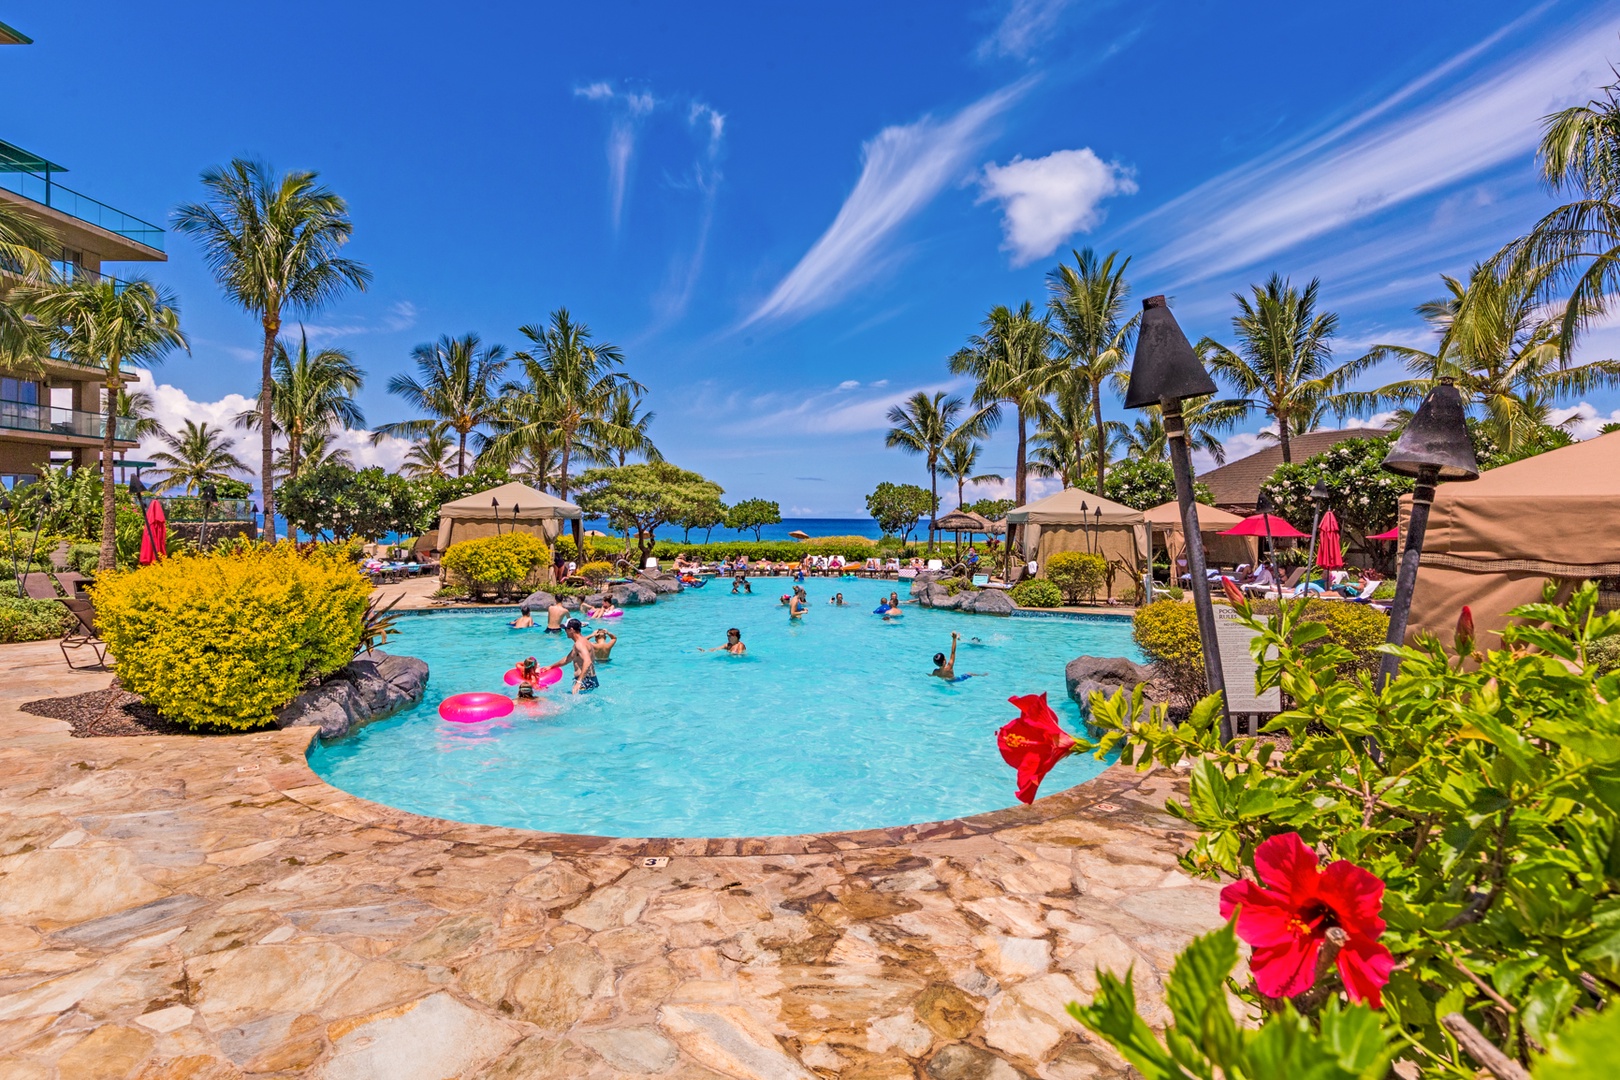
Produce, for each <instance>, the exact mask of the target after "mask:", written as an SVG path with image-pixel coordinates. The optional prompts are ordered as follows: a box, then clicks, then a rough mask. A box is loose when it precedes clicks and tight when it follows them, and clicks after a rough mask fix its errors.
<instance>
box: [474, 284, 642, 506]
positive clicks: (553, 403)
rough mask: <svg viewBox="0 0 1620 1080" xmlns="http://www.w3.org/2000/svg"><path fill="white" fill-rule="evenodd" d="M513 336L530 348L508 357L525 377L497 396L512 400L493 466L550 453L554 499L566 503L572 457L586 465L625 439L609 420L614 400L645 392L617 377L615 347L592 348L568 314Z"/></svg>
mask: <svg viewBox="0 0 1620 1080" xmlns="http://www.w3.org/2000/svg"><path fill="white" fill-rule="evenodd" d="M518 332H519V333H520V334H522V335H523V336H524V337H526V338H528V339H529V346H530V347H529V348H527V349H524V350H522V351H520V352H515V353H513V354H512V359H513V360H516V361H517V362H518V363H519V364H520V365H521V368H522V373H523V374H522V378H521V379H517V380H514V381H511V382H508V383H507V384H506V385H505V386H503V387H502V388H501V393H502V395H503V396H505V397H506V398H507V399H508V400H509V409H508V416H507V420H506V422H505V426H504V430H502V431H501V432H500V433H499V434H497V435H496V436H495V437H494V438H493V439H492V440H491V442H490V450H491V453H492V454H494V455H496V457H497V458H502V457H505V458H507V459H509V460H512V459H515V458H516V456H517V454H519V453H521V452H522V451H523V450H524V449H529V450H533V451H538V450H540V449H541V448H542V447H554V448H555V449H556V452H557V454H558V462H557V474H556V475H557V480H556V489H557V494H558V495H559V496H561V497H562V498H564V499H566V498H568V488H569V483H570V476H569V468H570V465H571V462H572V459H573V458H574V457H576V456H580V457H584V458H585V459H587V460H591V459H592V451H593V448H601V447H605V446H609V445H611V444H612V443H613V441H614V440H615V439H627V438H629V437H630V436H629V433H628V432H627V431H621V430H620V429H619V428H618V427H617V426H616V425H615V424H614V423H613V422H612V421H610V420H609V419H608V413H609V410H610V409H611V408H612V406H613V397H614V394H615V393H616V392H617V391H620V390H625V391H629V392H631V393H634V394H641V393H645V392H646V387H644V386H642V385H641V384H640V383H638V382H636V381H635V380H634V379H632V378H630V376H629V375H627V374H625V373H624V372H623V371H622V370H620V369H621V368H622V366H623V364H624V353H623V352H621V351H620V349H619V347H618V346H617V345H611V344H608V343H607V342H602V343H600V344H596V343H593V342H592V341H591V329H590V327H588V326H586V325H585V324H584V323H582V322H576V321H575V320H574V318H573V316H571V315H570V314H569V313H568V309H567V308H558V309H557V310H556V311H553V312H552V313H551V318H550V321H549V322H547V323H546V325H544V326H540V325H538V324H532V323H531V324H530V325H528V326H521V327H519V328H518ZM542 429H544V430H542ZM546 430H549V435H546V434H545V431H546Z"/></svg>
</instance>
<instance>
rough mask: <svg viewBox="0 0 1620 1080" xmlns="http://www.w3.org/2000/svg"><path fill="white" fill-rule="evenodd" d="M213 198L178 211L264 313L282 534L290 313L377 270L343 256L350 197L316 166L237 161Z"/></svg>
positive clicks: (267, 494)
mask: <svg viewBox="0 0 1620 1080" xmlns="http://www.w3.org/2000/svg"><path fill="white" fill-rule="evenodd" d="M202 184H203V189H204V191H205V192H206V201H204V202H200V203H187V204H185V205H183V206H181V207H180V208H179V209H177V210H176V211H175V212H174V224H175V228H177V229H179V230H180V231H181V232H183V233H190V234H191V235H192V236H195V237H197V239H198V241H199V242H200V243H201V245H202V250H203V259H204V261H205V262H207V263H208V266H209V269H211V270H212V271H213V272H214V279H215V280H216V281H218V282H219V286H220V288H221V289H223V290H224V292H225V296H226V297H227V298H228V299H229V300H231V301H232V302H233V303H235V304H237V305H238V306H239V307H241V308H242V310H244V311H247V312H249V313H250V314H253V315H257V316H258V317H259V323H260V325H261V326H262V328H263V330H264V360H263V365H262V368H261V371H260V376H259V414H260V417H261V420H260V424H259V429H260V433H261V435H262V437H263V443H262V451H263V452H262V454H261V455H260V462H261V468H260V470H259V475H260V479H261V483H260V486H261V487H262V488H263V489H264V530H265V533H266V534H267V535H268V536H269V538H270V539H272V540H274V539H275V537H276V493H275V483H274V482H273V475H274V472H275V446H274V443H273V437H274V429H275V402H274V400H273V398H272V394H271V390H272V387H273V386H274V385H275V380H274V373H273V372H272V370H271V366H272V364H273V362H274V360H275V346H276V339H277V338H278V337H279V336H280V335H281V317H282V314H283V313H284V312H287V311H299V312H311V311H315V310H317V309H319V308H320V307H322V306H324V305H325V304H327V303H330V302H331V301H333V300H335V299H336V298H337V297H339V296H341V295H342V294H343V293H344V292H346V291H348V290H349V289H359V290H361V291H364V290H365V288H366V286H367V284H369V283H370V281H371V271H369V270H367V269H366V268H365V267H364V266H362V265H361V264H360V263H358V262H355V261H354V260H353V259H345V258H342V257H341V256H339V255H338V252H339V251H340V250H341V249H342V247H343V245H344V244H346V243H348V242H349V237H350V235H351V234H352V233H353V231H354V226H353V224H352V223H351V222H350V221H349V208H348V204H347V203H345V202H344V201H343V199H342V198H341V197H339V196H338V195H337V194H336V193H335V192H333V191H332V190H331V189H330V188H327V187H325V186H324V185H321V184H318V183H316V174H315V173H313V172H298V171H295V172H289V173H285V174H283V175H282V176H280V177H275V176H273V175H272V174H271V169H270V166H269V165H267V164H266V163H264V162H262V161H246V160H244V159H242V158H235V159H233V160H232V161H231V163H230V164H229V165H226V166H225V167H223V168H211V169H207V170H205V171H204V172H203V174H202Z"/></svg>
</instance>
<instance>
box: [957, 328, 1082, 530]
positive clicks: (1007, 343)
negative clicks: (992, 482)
mask: <svg viewBox="0 0 1620 1080" xmlns="http://www.w3.org/2000/svg"><path fill="white" fill-rule="evenodd" d="M1051 339H1052V333H1051V327H1050V326H1049V325H1048V322H1047V319H1046V318H1044V317H1043V318H1036V316H1035V310H1034V306H1033V305H1032V304H1030V302H1029V301H1028V300H1025V301H1024V302H1023V304H1021V305H1019V307H1018V309H1017V310H1014V309H1012V308H1009V307H1007V306H1006V305H1005V304H998V305H996V306H995V307H993V308H991V309H990V313H989V314H988V315H986V316H985V319H984V322H983V323H982V324H981V332H980V333H978V334H974V335H973V336H972V337H970V338H969V339H968V344H967V346H966V347H965V348H962V349H959V350H958V351H957V352H956V353H955V354H954V355H953V356H952V357H951V361H950V365H951V371H952V372H953V373H954V374H957V375H969V376H972V378H973V379H974V382H975V385H974V388H973V399H972V400H973V404H974V405H976V406H978V408H979V412H980V415H981V416H982V417H983V423H984V428H985V430H986V431H988V430H990V429H991V428H993V427H995V426H996V425H997V424H999V423H1000V421H1001V411H1002V406H1007V407H1009V408H1011V409H1012V410H1013V416H1014V421H1015V423H1016V425H1017V427H1018V450H1017V457H1016V458H1015V460H1014V463H1013V498H1014V499H1016V500H1017V501H1018V503H1019V505H1023V503H1024V501H1025V493H1026V486H1027V482H1028V477H1029V456H1028V450H1029V430H1028V428H1029V420H1030V418H1031V417H1032V416H1034V414H1035V411H1036V407H1037V404H1038V403H1039V402H1040V401H1041V400H1042V399H1043V398H1044V397H1046V395H1047V394H1048V393H1049V392H1050V391H1051V389H1052V386H1053V384H1054V383H1055V382H1056V381H1057V379H1058V377H1059V376H1060V375H1061V374H1062V373H1063V366H1062V365H1061V364H1059V363H1054V362H1053V359H1052V356H1051V352H1050V348H1051Z"/></svg>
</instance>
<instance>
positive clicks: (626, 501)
mask: <svg viewBox="0 0 1620 1080" xmlns="http://www.w3.org/2000/svg"><path fill="white" fill-rule="evenodd" d="M724 494H725V492H724V491H723V490H722V489H721V487H720V485H719V484H716V483H713V482H712V481H709V480H705V479H704V478H703V477H702V476H700V475H699V474H697V473H695V472H689V471H688V470H686V469H680V468H677V467H675V466H674V465H671V464H669V463H668V462H667V461H660V462H650V463H647V464H638V465H623V466H619V467H615V468H606V469H592V470H590V471H588V472H586V473H584V474H582V475H581V476H580V478H579V507H580V509H581V510H583V511H585V513H587V514H589V515H591V516H592V517H602V518H606V519H607V520H608V521H609V522H610V523H611V524H613V525H614V526H616V527H618V528H622V529H624V530H625V532H626V533H627V534H628V533H631V532H633V533H634V534H635V536H636V547H637V554H636V565H637V566H640V565H642V564H643V563H644V562H645V561H646V559H647V556H649V555H651V554H652V551H653V547H654V546H655V545H656V544H657V542H658V537H657V530H658V527H659V526H661V525H668V524H671V523H674V522H679V521H680V520H681V519H682V518H684V517H685V516H687V515H688V514H690V513H692V512H693V511H694V510H696V509H697V508H698V507H701V506H707V505H711V504H712V503H714V502H715V501H716V500H718V499H719V498H720V496H722V495H724Z"/></svg>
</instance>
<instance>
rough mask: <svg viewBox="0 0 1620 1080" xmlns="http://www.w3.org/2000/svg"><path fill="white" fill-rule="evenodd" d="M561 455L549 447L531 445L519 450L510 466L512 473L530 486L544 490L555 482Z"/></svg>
mask: <svg viewBox="0 0 1620 1080" xmlns="http://www.w3.org/2000/svg"><path fill="white" fill-rule="evenodd" d="M559 460H561V455H559V454H558V453H557V451H556V450H555V449H553V448H551V447H547V446H544V445H541V446H533V447H530V448H528V449H526V450H523V451H522V452H520V453H519V454H518V456H517V458H516V459H515V460H513V462H512V464H511V466H510V468H511V471H512V475H513V476H515V477H516V478H517V479H519V480H521V481H523V482H524V483H525V484H528V485H529V486H530V487H533V488H538V489H540V490H542V491H543V490H545V489H546V488H547V487H550V486H551V485H553V484H555V483H556V482H557V463H558V461H559Z"/></svg>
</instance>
